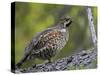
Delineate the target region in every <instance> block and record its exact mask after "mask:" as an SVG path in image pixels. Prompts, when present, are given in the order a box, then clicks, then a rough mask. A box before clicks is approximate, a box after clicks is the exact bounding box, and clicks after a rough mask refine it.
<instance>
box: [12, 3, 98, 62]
mask: <svg viewBox="0 0 100 75" xmlns="http://www.w3.org/2000/svg"><path fill="white" fill-rule="evenodd" d="M91 8H92V13H93V17H94V25H95V29H96V33H97V8H96V7H91ZM62 16H65V17H67V16H70V17H71V19H72V21H73V23H72V25H71V26H70V27H69V35H70V36H69V41H68V43H67V44H66V46H65V47H64V48H63V50H61V52H60V53H59V55H57V56H56V57H54V58H53V60H56V59H60V58H62V57H65V56H69V55H71V54H73V53H75V52H78V51H80V50H82V49H85V50H87V49H89V48H91V47H93V43H92V39H91V33H90V31H89V25H88V17H87V12H86V8H85V7H84V6H74V5H57V4H41V3H23V2H16V3H15V27H16V28H15V62H16V63H17V62H18V61H19V60H20V59H21V58H22V57H23V55H24V49H25V47H26V46H27V45H28V44H29V42H30V41H31V39H32V38H33V37H34V35H36V34H37V33H38V32H41V31H43V30H45V29H46V28H48V27H50V26H52V25H55V24H56V23H57V22H58V21H59V19H60V18H61V17H62ZM13 50H14V49H13ZM41 61H42V60H40V59H37V60H36V63H40V62H41ZM28 64H30V63H28Z"/></svg>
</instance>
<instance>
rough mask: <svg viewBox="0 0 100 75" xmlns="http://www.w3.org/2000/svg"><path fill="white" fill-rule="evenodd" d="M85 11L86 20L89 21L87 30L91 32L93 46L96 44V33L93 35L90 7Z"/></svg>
mask: <svg viewBox="0 0 100 75" xmlns="http://www.w3.org/2000/svg"><path fill="white" fill-rule="evenodd" d="M86 10H87V15H88V20H89V29H90V32H91V36H92V41H93V44H94V46H95V45H96V43H97V37H96V33H95V28H94V22H93V16H92V11H91V8H90V7H87V8H86Z"/></svg>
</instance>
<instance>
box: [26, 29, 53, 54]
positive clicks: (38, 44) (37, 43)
mask: <svg viewBox="0 0 100 75" xmlns="http://www.w3.org/2000/svg"><path fill="white" fill-rule="evenodd" d="M50 31H52V29H51V28H49V29H47V30H45V31H43V32H41V33H38V34H37V35H36V36H35V37H33V38H32V40H31V41H30V43H29V44H28V46H27V47H26V48H25V54H28V53H29V52H30V51H32V50H37V49H40V48H42V47H44V45H45V42H44V40H45V39H44V35H45V34H47V33H48V32H50ZM43 42H44V43H43Z"/></svg>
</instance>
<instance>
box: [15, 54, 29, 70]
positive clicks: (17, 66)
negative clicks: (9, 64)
mask: <svg viewBox="0 0 100 75" xmlns="http://www.w3.org/2000/svg"><path fill="white" fill-rule="evenodd" d="M27 57H28V55H25V56H24V57H23V58H22V59H21V61H19V62H18V63H17V64H16V65H15V68H16V69H18V68H20V67H21V66H22V65H23V64H24V62H25V61H26V60H27Z"/></svg>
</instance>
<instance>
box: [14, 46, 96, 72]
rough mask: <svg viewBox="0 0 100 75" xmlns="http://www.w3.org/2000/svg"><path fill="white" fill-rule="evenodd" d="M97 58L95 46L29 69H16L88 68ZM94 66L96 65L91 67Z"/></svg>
mask: <svg viewBox="0 0 100 75" xmlns="http://www.w3.org/2000/svg"><path fill="white" fill-rule="evenodd" d="M96 59H97V50H96V48H93V49H91V50H87V51H86V50H83V51H82V52H79V53H77V54H74V55H71V56H69V57H65V58H62V59H61V60H57V61H55V62H53V63H44V64H38V65H36V66H35V67H32V66H31V67H29V68H27V69H25V68H24V69H19V70H16V71H15V72H16V73H29V72H48V71H63V70H69V69H82V68H83V69H86V68H89V65H92V63H93V62H94V60H95V61H96ZM91 68H94V67H91Z"/></svg>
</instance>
